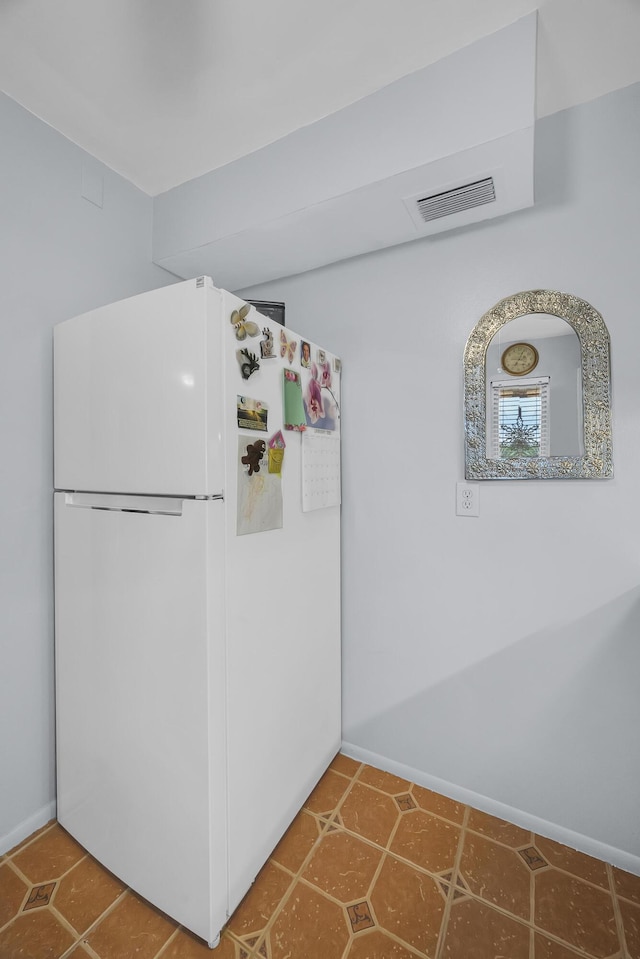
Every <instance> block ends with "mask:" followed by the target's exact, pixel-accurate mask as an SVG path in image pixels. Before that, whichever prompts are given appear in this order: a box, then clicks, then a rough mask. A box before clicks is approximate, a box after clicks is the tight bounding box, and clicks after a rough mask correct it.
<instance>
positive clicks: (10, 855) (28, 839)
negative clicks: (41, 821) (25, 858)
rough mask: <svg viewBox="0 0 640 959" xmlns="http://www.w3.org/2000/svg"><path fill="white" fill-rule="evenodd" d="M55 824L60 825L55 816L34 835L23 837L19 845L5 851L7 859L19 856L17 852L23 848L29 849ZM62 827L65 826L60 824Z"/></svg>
mask: <svg viewBox="0 0 640 959" xmlns="http://www.w3.org/2000/svg"><path fill="white" fill-rule="evenodd" d="M54 826H60V823H59V822H58V820H57V819H55V818H54V819H50V820H49V822H48V823H45V825H44V826H41V827H40V829H36V831H35V832H34V833H33V835H31V836H27V837H26V839H23V840H22V842H21V843H20V842H19V843H18V845H17V846H14V847H13V849H9V851H8V852H5V854H4V855H5V859H7V860H11V859H12V858H13V857H14V856H17V854H18V853H19V852H22V851H23V849H27V848H28V847H29V846H30V845H31V844H32V843H34V842H35V841H36V840H37V839H40V838H41V837H42V836H45V835H46V834H47V833H48V832H49V830H50V829H53V827H54ZM60 828H61V829H64V826H60Z"/></svg>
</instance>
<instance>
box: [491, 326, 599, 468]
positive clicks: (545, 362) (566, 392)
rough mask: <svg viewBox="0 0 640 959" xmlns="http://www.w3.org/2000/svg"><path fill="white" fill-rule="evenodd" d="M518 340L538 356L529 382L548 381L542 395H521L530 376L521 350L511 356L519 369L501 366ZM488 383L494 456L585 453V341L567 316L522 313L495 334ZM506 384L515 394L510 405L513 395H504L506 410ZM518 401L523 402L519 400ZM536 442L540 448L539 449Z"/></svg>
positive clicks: (505, 457) (492, 342) (504, 457)
mask: <svg viewBox="0 0 640 959" xmlns="http://www.w3.org/2000/svg"><path fill="white" fill-rule="evenodd" d="M515 344H519V345H523V344H524V345H528V346H530V347H532V348H533V353H535V354H536V359H535V366H534V368H533V369H532V370H531V373H533V377H532V376H531V375H530V376H528V377H527V380H526V382H527V383H529V382H533V383H534V385H536V384H538V383H539V381H542V380H544V381H546V383H547V385H546V387H545V388H544V389H541V392H540V396H539V398H538V399H535V400H534V399H533V397H532V398H530V399H526V398H525V397H524V396H522V395H520V396H519V397H518V395H517V393H518V391H521V392H522V391H523V390H524V388H525V379H524V377H523V376H522V375H520V374H519V372H518V366H517V363H518V360H519V359H520V358H521V357H520V352H522V351H520V350H518V349H516V350H515V351H513V352H512V354H511V355H512V358H515V365H514V367H513V370H514V372H511V371H510V370H509V369H505V368H504V367H503V366H502V363H503V357H504V356H505V353H507V356H509V353H508V350H509V347H510V346H511V345H515ZM527 372H529V371H527ZM486 382H487V406H486V409H487V423H486V427H487V432H488V434H489V435H488V437H487V440H488V442H487V453H488V455H489V457H490V458H491V459H508V458H512V457H515V456H516V455H520V456H525V457H534V456H582V455H583V454H584V448H583V410H582V366H581V354H580V341H579V340H578V337H577V336H576V333H575V331H574V329H573V328H572V326H571V325H570V324H569V323H567V322H566V320H563V319H561V318H560V317H559V316H552V315H550V314H546V313H536V314H527V315H525V316H519V317H516V319H514V320H511V321H510V322H509V323H506V324H505V325H504V326H503V327H501V329H500V330H498V332H497V333H496V334H495V336H494V337H493V339H492V340H491V343H490V344H489V347H488V349H487V356H486ZM502 384H505V385H504V389H505V390H507V391H508V390H511V391H512V392H513V400H514V402H513V403H512V404H508V403H507V399H508V398H509V397H508V393H505V394H504V397H503V399H502V405H503V407H504V410H505V412H504V414H503V413H501V412H500V411H499V406H500V398H499V394H498V393H497V392H496V390H497V389H499V388H503V387H502ZM494 387H495V388H496V389H494ZM517 399H519V400H521V401H522V402H515V400H517ZM496 404H498V405H497V406H496ZM535 404H538V405H537V406H536V405H535ZM509 406H512V407H513V409H512V410H511V412H509V411H508V409H509ZM518 406H520V407H521V411H522V424H520V425H519V424H518V422H517V418H518ZM536 410H537V412H536ZM536 416H538V417H539V426H538V427H537V428H536V429H532V427H533V426H534V425H535V422H536ZM496 417H497V419H496ZM501 417H502V419H504V423H505V427H504V428H503V427H502V426H501ZM514 418H515V419H514ZM501 431H502V436H500V432H501ZM509 435H511V437H512V441H513V442H511V444H510V443H509V442H508V438H509ZM527 436H529V438H530V440H531V442H530V443H528V444H527V443H526V442H525V441H526V437H527ZM536 445H538V447H539V452H535V451H534V450H535V447H536ZM517 448H519V449H520V450H521V452H520V453H519V454H516V452H515V449H517ZM527 450H528V451H527Z"/></svg>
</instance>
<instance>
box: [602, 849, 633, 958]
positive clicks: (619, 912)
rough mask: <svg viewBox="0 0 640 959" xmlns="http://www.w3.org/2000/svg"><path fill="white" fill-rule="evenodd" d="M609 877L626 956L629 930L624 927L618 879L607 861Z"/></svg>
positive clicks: (619, 937) (618, 929) (618, 927)
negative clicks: (617, 887)
mask: <svg viewBox="0 0 640 959" xmlns="http://www.w3.org/2000/svg"><path fill="white" fill-rule="evenodd" d="M607 878H608V880H609V888H610V890H611V901H612V903H613V915H614V918H615V921H616V929H617V931H618V939H619V941H620V948H621V950H622V955H623V956H626V955H628V954H629V950H628V948H627V932H626V929H625V928H624V919H623V917H622V909H621V908H620V903H619V902H618V893H617V889H616V881H615V877H614V875H613V866H611V864H610V863H607Z"/></svg>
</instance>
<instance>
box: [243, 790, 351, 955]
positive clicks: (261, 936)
mask: <svg viewBox="0 0 640 959" xmlns="http://www.w3.org/2000/svg"><path fill="white" fill-rule="evenodd" d="M307 798H308V797H307ZM302 809H306V807H305V806H303V807H302ZM301 811H302V810H301ZM306 811H307V812H309V813H311V815H312V816H313V817H314V819H315V820H316V822H317V823H318V825H321V826H322V828H321V830H320V832H319V834H318V837H317V839H315V841H314V843H313V845H312V846H311V849H310V850H309V852H308V853H307V855H306V856H305V857H304V859H303V860H302V863H301V865H300V866H299V867H298V870H297V872H295V873H292V872H291V870H289V869H287V870H286V871H287V873H288V874H289V875H290V876H291V877H292V880H291V883H290V884H289V888H288V889H287V890H286V892H285V893H284V895H283V896H281V898H280V900H279V902H278V904H277V906H276V908H275V909H274V910H273V913H272V914H271V916H269V919H268V921H267V922H266V924H265V925H264V926H263V927H262V929H261V930H260V932H259V933H258V940H257V942H256V944H255V946H254V949H253V952H252V955H253V954H254V953H255V955H256V956H257V954H258V953H257V950H258V948H259V947H260V946H261V945H262V943H263V942H264V941H265V939H266V937H267V936H268V934H269V933H270V931H271V929H272V928H273V926H274V925H275V922H276V919H277V917H278V916H279V915H280V913H281V912H282V910H283V908H284V906H285V905H286V904H287V902H288V901H289V899H290V898H291V896H292V894H293V890H294V889H295V887H296V884H297V883H298V882H300V881H301V880H302V873H303V871H304V870H305V869H306V867H307V866H308V864H309V862H310V861H311V858H312V857H313V854H314V852H315V850H316V847H317V846H319V844H320V842H321V840H322V838H323V837H324V836H325V835H326V834H327V832H328V828H329V826H330V825H331V823H332V822H333V817H334V816H335V815H336V812H337V807H334V810H333V812H332V813H331V815H330V817H329V818H328V819H322V817H321V816H320V815H319V814H318V815H316V814H315V813H313V812H311V810H310V809H307V810H306ZM338 828H339V827H338ZM285 835H286V833H285ZM276 848H277V846H276ZM273 851H274V852H275V849H274V850H273ZM274 863H275V865H277V866H279V865H280V863H278V862H277V861H276V860H274ZM229 919H231V916H230V917H229ZM231 934H232V935H233V933H231ZM250 959H251V957H250Z"/></svg>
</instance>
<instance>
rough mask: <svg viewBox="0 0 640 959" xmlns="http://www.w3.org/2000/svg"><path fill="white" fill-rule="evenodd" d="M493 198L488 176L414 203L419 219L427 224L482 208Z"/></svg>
mask: <svg viewBox="0 0 640 959" xmlns="http://www.w3.org/2000/svg"><path fill="white" fill-rule="evenodd" d="M495 198H496V191H495V187H494V184H493V177H491V176H489V177H486V178H485V179H484V180H476V181H475V182H474V183H465V185H464V186H459V187H456V188H455V190H445V192H444V193H434V194H433V196H425V197H422V198H421V199H417V200H416V201H415V203H416V206H417V208H418V214H419V215H420V217H421V219H422V220H424V222H425V223H429V222H430V221H431V220H438V219H439V218H440V217H441V216H451V215H452V214H454V213H463V212H464V211H465V210H473V209H474V207H477V206H484V204H485V203H493V202H494V201H495Z"/></svg>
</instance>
